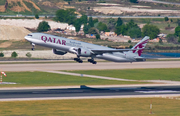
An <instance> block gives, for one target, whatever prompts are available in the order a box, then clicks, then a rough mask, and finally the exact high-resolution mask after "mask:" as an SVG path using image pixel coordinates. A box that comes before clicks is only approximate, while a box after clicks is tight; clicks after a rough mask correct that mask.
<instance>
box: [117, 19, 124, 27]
mask: <svg viewBox="0 0 180 116" xmlns="http://www.w3.org/2000/svg"><path fill="white" fill-rule="evenodd" d="M122 24H123V21H122V19H121V18H120V17H119V18H118V20H117V22H116V27H118V26H121V25H122Z"/></svg>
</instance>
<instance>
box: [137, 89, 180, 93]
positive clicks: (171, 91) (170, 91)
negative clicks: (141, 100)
mask: <svg viewBox="0 0 180 116" xmlns="http://www.w3.org/2000/svg"><path fill="white" fill-rule="evenodd" d="M135 92H138V93H177V92H179V91H173V90H160V91H135Z"/></svg>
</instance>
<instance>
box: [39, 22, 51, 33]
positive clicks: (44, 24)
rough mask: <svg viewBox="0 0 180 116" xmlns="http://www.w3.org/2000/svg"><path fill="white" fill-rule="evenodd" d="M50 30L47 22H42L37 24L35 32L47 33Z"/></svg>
mask: <svg viewBox="0 0 180 116" xmlns="http://www.w3.org/2000/svg"><path fill="white" fill-rule="evenodd" d="M50 29H51V27H50V26H49V24H48V22H46V21H42V22H40V23H39V25H38V28H37V31H38V32H45V31H48V30H50Z"/></svg>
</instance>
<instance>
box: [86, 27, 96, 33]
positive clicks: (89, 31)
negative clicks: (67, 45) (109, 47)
mask: <svg viewBox="0 0 180 116" xmlns="http://www.w3.org/2000/svg"><path fill="white" fill-rule="evenodd" d="M88 33H89V34H98V31H97V29H96V28H95V27H91V28H90V29H89V30H88Z"/></svg>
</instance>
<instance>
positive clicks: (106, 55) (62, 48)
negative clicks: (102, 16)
mask: <svg viewBox="0 0 180 116" xmlns="http://www.w3.org/2000/svg"><path fill="white" fill-rule="evenodd" d="M24 38H25V39H26V40H27V41H29V42H30V43H31V44H32V50H34V46H35V45H36V44H37V45H40V46H45V47H49V48H52V49H53V53H54V54H56V55H64V54H66V53H67V52H69V53H73V54H76V55H77V58H74V60H75V61H77V62H79V63H83V60H81V59H80V57H90V59H88V62H90V63H92V64H96V63H97V62H96V61H95V60H94V58H99V59H104V60H108V61H113V62H131V63H132V62H138V61H146V58H144V57H141V54H142V52H143V50H144V49H145V46H146V44H147V42H148V40H149V37H148V36H145V37H144V38H143V39H142V40H141V41H140V42H138V43H137V44H136V45H135V46H134V47H133V48H131V49H113V48H109V47H105V46H100V45H95V44H90V43H86V42H82V41H77V40H72V39H68V38H64V37H59V36H55V35H50V34H45V33H30V34H28V35H27V36H25V37H24Z"/></svg>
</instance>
